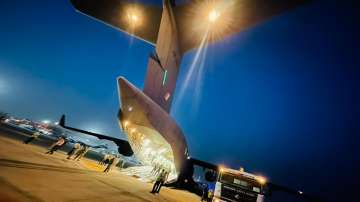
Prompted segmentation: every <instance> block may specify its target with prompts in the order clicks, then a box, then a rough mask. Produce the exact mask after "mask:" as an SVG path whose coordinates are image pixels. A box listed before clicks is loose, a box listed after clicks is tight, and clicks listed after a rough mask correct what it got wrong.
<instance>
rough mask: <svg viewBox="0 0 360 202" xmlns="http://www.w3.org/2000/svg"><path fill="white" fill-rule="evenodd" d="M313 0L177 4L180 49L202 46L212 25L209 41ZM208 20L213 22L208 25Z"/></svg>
mask: <svg viewBox="0 0 360 202" xmlns="http://www.w3.org/2000/svg"><path fill="white" fill-rule="evenodd" d="M310 1H311V0H222V1H199V0H194V1H190V2H189V3H186V4H182V5H179V6H176V7H175V8H174V13H175V16H176V20H177V25H178V30H179V38H180V47H181V51H182V52H186V51H188V50H190V49H194V48H197V47H199V45H200V43H201V40H202V38H203V36H204V35H205V33H206V30H207V29H209V28H208V27H210V29H211V27H213V29H212V31H211V32H210V36H209V39H208V41H209V42H210V43H213V42H217V41H220V40H222V39H223V38H224V37H227V36H229V35H233V34H236V33H238V32H241V31H244V30H246V29H248V28H250V27H252V26H254V25H256V24H259V23H261V22H264V21H266V20H268V19H270V18H271V17H273V16H275V15H279V14H281V13H284V12H287V11H289V10H290V9H293V8H296V7H298V6H300V5H303V4H305V3H307V2H310ZM216 18H218V19H216ZM209 20H213V21H214V22H213V23H212V24H211V23H210V25H209Z"/></svg>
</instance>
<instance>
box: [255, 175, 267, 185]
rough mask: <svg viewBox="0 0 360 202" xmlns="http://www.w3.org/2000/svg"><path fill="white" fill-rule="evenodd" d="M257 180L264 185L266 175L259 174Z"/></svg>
mask: <svg viewBox="0 0 360 202" xmlns="http://www.w3.org/2000/svg"><path fill="white" fill-rule="evenodd" d="M257 180H258V181H259V183H260V184H262V185H263V184H265V183H266V178H265V177H262V176H258V177H257Z"/></svg>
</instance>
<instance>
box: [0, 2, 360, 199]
mask: <svg viewBox="0 0 360 202" xmlns="http://www.w3.org/2000/svg"><path fill="white" fill-rule="evenodd" d="M153 2H157V4H159V5H161V1H153ZM353 6H354V7H353ZM353 13H355V3H352V1H341V2H340V1H325V0H324V1H320V0H319V1H316V0H315V1H313V2H312V3H311V4H309V5H305V6H302V7H299V8H298V9H296V10H292V11H290V12H288V13H285V14H283V15H281V16H277V17H275V18H272V19H271V20H269V21H266V22H264V23H262V24H260V25H257V26H255V27H253V28H251V29H248V30H247V31H245V32H242V33H240V34H237V35H234V36H232V37H230V38H227V39H225V40H224V41H223V42H221V43H218V44H215V45H211V46H209V48H208V52H207V55H206V58H207V60H206V62H205V70H204V72H203V74H202V85H201V92H200V94H199V96H197V97H194V96H193V95H194V92H193V90H191V88H190V90H188V91H186V92H185V94H184V95H183V97H182V99H179V96H177V95H175V99H174V103H173V108H172V111H171V115H172V116H173V117H174V118H175V120H176V121H177V122H178V124H179V125H180V126H181V128H182V129H183V132H184V134H185V136H186V139H187V142H188V145H189V150H190V154H191V156H193V157H195V158H198V159H202V160H205V161H210V162H213V163H217V164H224V165H227V166H231V167H233V168H239V167H240V166H244V167H245V169H246V170H249V171H251V172H255V173H258V174H262V175H264V176H267V178H268V179H269V180H270V181H273V182H276V183H279V184H283V185H287V186H290V187H293V188H298V189H301V190H303V191H305V192H306V191H308V192H312V193H316V194H317V195H320V196H323V197H325V198H327V199H329V200H331V201H355V200H351V198H352V197H353V196H354V195H355V193H354V191H356V189H355V188H356V186H357V187H360V186H359V180H356V179H360V178H359V174H358V173H359V168H360V167H359V165H358V164H359V163H358V162H359V160H360V158H359V154H360V152H359V149H358V144H357V143H358V142H359V135H360V134H359V132H360V124H359V120H360V118H359V115H360V106H359V103H360V99H359V97H360V96H359V86H360V85H359V71H360V70H359V67H360V65H359V64H360V61H359V56H358V55H359V43H358V42H359V40H358V39H355V37H357V38H358V36H359V32H358V30H356V26H358V24H356V23H355V15H354V14H353ZM152 50H153V47H152V46H151V45H149V44H146V43H144V42H142V41H139V40H136V39H131V38H130V37H129V36H127V35H125V34H123V33H120V32H118V31H116V30H114V29H112V28H110V27H107V26H105V25H104V24H101V23H99V22H96V21H94V20H91V19H90V18H87V17H85V16H84V15H81V14H79V13H77V12H75V11H74V9H73V8H72V6H71V5H70V3H69V1H67V0H56V1H53V0H48V1H45V0H33V1H20V0H19V1H17V0H8V1H6V0H2V1H0V111H6V112H9V113H11V114H13V115H16V116H19V117H26V118H30V119H33V120H38V121H41V120H43V119H50V120H52V121H57V119H59V118H60V116H61V114H63V113H65V114H66V115H67V119H68V122H69V124H70V125H72V126H75V127H79V128H82V129H86V130H92V131H95V132H100V133H104V134H108V135H111V136H115V137H120V138H125V137H124V136H123V135H122V134H121V132H120V129H119V127H118V124H117V119H116V114H117V110H118V108H119V99H118V94H117V86H116V77H117V76H120V75H121V76H124V77H126V78H127V79H128V80H129V81H130V82H132V83H134V84H135V85H136V86H137V87H139V88H142V87H143V83H144V77H145V72H146V66H147V59H148V55H149V53H150V52H152ZM193 58H194V52H189V53H188V54H186V55H185V57H184V59H183V61H182V65H181V72H180V79H179V81H178V88H177V94H179V93H178V92H179V89H180V87H181V84H182V82H183V81H184V78H185V76H186V74H187V72H188V69H189V66H190V65H191V63H192V61H193ZM341 198H342V199H341ZM271 201H295V200H293V199H289V198H286V196H280V195H276V194H275V195H274V198H273V199H272V200H271Z"/></svg>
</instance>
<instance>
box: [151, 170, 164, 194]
mask: <svg viewBox="0 0 360 202" xmlns="http://www.w3.org/2000/svg"><path fill="white" fill-rule="evenodd" d="M168 175H169V174H168V172H166V171H165V169H163V170H162V171H161V172H160V174H159V175H158V176H157V178H156V181H155V183H154V186H153V188H152V191H151V192H150V193H152V194H155V193H159V192H160V189H161V187H162V186H163V184H164V183H165V182H166V180H167V177H168Z"/></svg>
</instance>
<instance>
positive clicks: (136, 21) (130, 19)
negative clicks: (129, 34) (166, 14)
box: [124, 5, 143, 31]
mask: <svg viewBox="0 0 360 202" xmlns="http://www.w3.org/2000/svg"><path fill="white" fill-rule="evenodd" d="M141 13H142V12H141V9H140V8H139V7H138V6H136V5H130V6H129V7H127V8H126V12H125V16H124V17H125V18H126V21H127V23H128V26H129V27H128V29H129V31H134V30H132V29H135V28H136V27H138V26H140V25H141V24H142V21H143V17H142V15H141Z"/></svg>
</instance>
